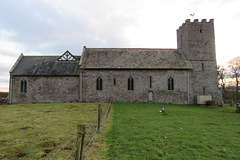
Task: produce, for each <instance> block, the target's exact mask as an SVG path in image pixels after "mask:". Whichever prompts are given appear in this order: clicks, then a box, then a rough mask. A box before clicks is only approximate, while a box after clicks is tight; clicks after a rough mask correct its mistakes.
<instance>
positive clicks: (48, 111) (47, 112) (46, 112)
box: [45, 111, 53, 113]
mask: <svg viewBox="0 0 240 160" xmlns="http://www.w3.org/2000/svg"><path fill="white" fill-rule="evenodd" d="M49 112H53V111H45V113H49Z"/></svg>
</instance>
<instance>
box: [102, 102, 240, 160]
mask: <svg viewBox="0 0 240 160" xmlns="http://www.w3.org/2000/svg"><path fill="white" fill-rule="evenodd" d="M160 109H161V105H157V104H114V105H113V109H112V110H113V113H112V114H111V116H112V120H111V121H112V122H111V125H110V127H109V130H108V131H107V132H106V133H105V138H104V140H103V142H104V143H106V144H107V151H106V152H107V153H106V156H105V158H106V159H110V160H139V159H141V160H143V159H144V160H151V159H152V160H156V159H240V114H236V113H227V112H220V110H228V111H233V110H234V109H235V108H233V107H231V108H230V107H224V108H203V107H199V106H193V105H192V106H191V105H166V110H167V115H163V114H161V113H160V112H159V110H160Z"/></svg>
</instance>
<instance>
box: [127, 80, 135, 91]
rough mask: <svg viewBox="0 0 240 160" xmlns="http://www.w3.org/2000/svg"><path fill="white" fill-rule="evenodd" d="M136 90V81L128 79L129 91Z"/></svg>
mask: <svg viewBox="0 0 240 160" xmlns="http://www.w3.org/2000/svg"><path fill="white" fill-rule="evenodd" d="M133 89H134V80H133V78H132V77H130V78H128V90H133Z"/></svg>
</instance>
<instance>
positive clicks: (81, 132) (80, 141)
mask: <svg viewBox="0 0 240 160" xmlns="http://www.w3.org/2000/svg"><path fill="white" fill-rule="evenodd" d="M84 137H85V125H81V124H79V125H77V150H76V153H75V160H82V157H83V156H82V152H83V145H84Z"/></svg>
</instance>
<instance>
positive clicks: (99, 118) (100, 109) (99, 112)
mask: <svg viewBox="0 0 240 160" xmlns="http://www.w3.org/2000/svg"><path fill="white" fill-rule="evenodd" d="M101 115H102V107H101V104H99V105H98V125H97V133H99V131H100V126H101Z"/></svg>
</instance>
